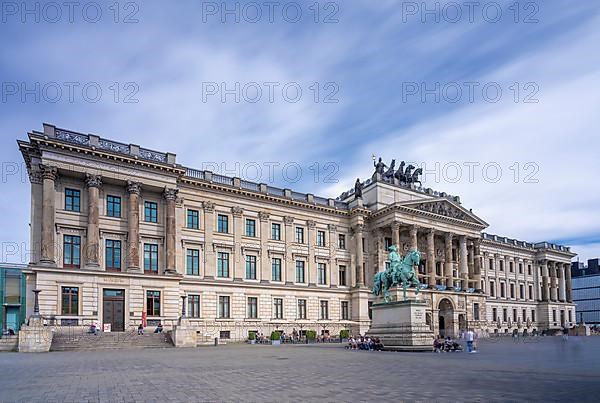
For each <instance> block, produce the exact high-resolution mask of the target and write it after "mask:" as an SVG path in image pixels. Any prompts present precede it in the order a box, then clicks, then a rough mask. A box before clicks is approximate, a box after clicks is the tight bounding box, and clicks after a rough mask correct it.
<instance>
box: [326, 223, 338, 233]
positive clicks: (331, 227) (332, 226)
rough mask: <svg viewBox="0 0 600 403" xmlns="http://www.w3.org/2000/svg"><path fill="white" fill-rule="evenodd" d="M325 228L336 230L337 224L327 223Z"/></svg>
mask: <svg viewBox="0 0 600 403" xmlns="http://www.w3.org/2000/svg"><path fill="white" fill-rule="evenodd" d="M327 229H328V230H329V232H336V231H337V225H335V224H327Z"/></svg>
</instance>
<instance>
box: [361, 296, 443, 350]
mask: <svg viewBox="0 0 600 403" xmlns="http://www.w3.org/2000/svg"><path fill="white" fill-rule="evenodd" d="M426 309H427V304H426V303H425V302H424V301H398V302H390V303H387V304H384V303H381V304H374V305H373V306H372V307H371V312H372V314H373V320H372V323H371V330H369V332H368V333H367V335H368V336H369V337H379V338H380V339H381V342H382V343H383V345H384V349H385V350H391V351H432V350H433V331H432V330H431V329H430V327H429V325H427V324H426V322H425V312H426Z"/></svg>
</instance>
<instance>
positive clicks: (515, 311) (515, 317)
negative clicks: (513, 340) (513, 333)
mask: <svg viewBox="0 0 600 403" xmlns="http://www.w3.org/2000/svg"><path fill="white" fill-rule="evenodd" d="M517 319H518V318H517V310H516V309H513V320H514V321H516V320H517Z"/></svg>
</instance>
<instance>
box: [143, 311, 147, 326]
mask: <svg viewBox="0 0 600 403" xmlns="http://www.w3.org/2000/svg"><path fill="white" fill-rule="evenodd" d="M142 326H144V327H147V326H148V322H147V321H146V312H142Z"/></svg>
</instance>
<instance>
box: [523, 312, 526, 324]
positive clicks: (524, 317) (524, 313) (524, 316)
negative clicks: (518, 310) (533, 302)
mask: <svg viewBox="0 0 600 403" xmlns="http://www.w3.org/2000/svg"><path fill="white" fill-rule="evenodd" d="M523 321H524V322H525V321H527V309H523Z"/></svg>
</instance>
